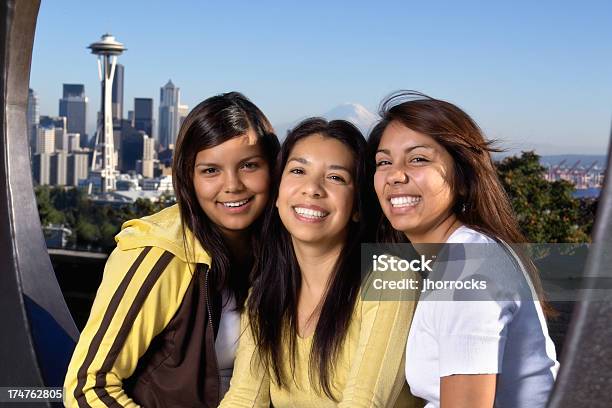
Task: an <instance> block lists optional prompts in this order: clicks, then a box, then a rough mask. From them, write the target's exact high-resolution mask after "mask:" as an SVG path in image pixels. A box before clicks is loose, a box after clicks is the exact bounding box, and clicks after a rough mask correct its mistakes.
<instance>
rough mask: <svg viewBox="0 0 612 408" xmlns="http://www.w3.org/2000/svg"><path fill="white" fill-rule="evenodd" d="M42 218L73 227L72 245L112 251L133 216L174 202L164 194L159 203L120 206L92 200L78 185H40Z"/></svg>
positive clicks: (37, 192) (38, 191)
mask: <svg viewBox="0 0 612 408" xmlns="http://www.w3.org/2000/svg"><path fill="white" fill-rule="evenodd" d="M35 194H36V201H37V204H38V212H39V215H40V221H41V224H42V225H43V226H45V225H49V224H63V225H64V226H66V227H67V228H70V229H71V230H72V235H71V236H70V237H69V238H68V243H69V245H75V246H85V247H94V248H101V249H102V250H104V251H107V252H110V251H111V250H112V249H113V248H114V247H115V235H117V233H118V232H119V230H120V228H121V225H122V224H123V223H124V222H125V221H127V220H130V219H133V218H141V217H144V216H146V215H151V214H153V213H155V212H157V211H159V210H161V209H162V208H165V207H167V206H169V205H172V204H174V201H173V200H172V198H168V197H165V198H164V200H160V202H159V203H153V202H151V201H149V200H143V199H138V200H136V202H135V203H134V204H133V205H124V206H121V207H118V208H115V207H111V206H110V205H99V204H95V203H93V202H92V201H91V200H90V199H89V197H88V196H87V194H86V193H85V192H84V191H82V190H79V189H74V188H73V189H65V188H63V187H48V186H39V187H36V189H35Z"/></svg>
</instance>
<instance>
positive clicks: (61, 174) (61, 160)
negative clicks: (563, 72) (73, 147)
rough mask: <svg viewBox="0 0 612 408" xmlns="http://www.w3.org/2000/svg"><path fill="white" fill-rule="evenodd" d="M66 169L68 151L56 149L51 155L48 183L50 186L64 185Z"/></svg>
mask: <svg viewBox="0 0 612 408" xmlns="http://www.w3.org/2000/svg"><path fill="white" fill-rule="evenodd" d="M67 170H68V153H66V152H65V151H58V152H55V153H53V154H52V155H51V160H50V177H49V184H50V185H52V186H65V185H66V175H67Z"/></svg>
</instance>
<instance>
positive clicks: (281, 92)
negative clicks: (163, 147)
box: [31, 0, 612, 154]
mask: <svg viewBox="0 0 612 408" xmlns="http://www.w3.org/2000/svg"><path fill="white" fill-rule="evenodd" d="M102 4H104V6H102ZM611 18H612V3H610V2H608V1H600V2H588V1H587V2H569V1H568V2H560V1H537V2H533V1H531V2H528V1H515V2H503V3H502V2H491V1H489V2H485V1H481V2H472V1H430V2H415V1H406V0H405V1H388V2H385V3H384V4H383V3H382V2H381V3H378V2H372V1H367V2H361V1H351V2H344V1H338V2H328V1H308V2H298V1H266V0H262V1H258V2H253V1H233V2H219V1H181V0H176V1H152V0H149V1H134V0H130V1H105V2H101V1H100V2H94V1H91V2H90V1H88V2H83V1H68V0H43V1H42V5H41V9H40V13H39V18H38V26H37V32H36V38H35V43H34V52H33V57H32V60H33V61H32V73H31V87H32V88H33V89H34V90H35V91H36V92H37V93H38V95H39V100H40V107H41V108H40V110H41V114H47V115H57V113H58V100H59V98H60V97H61V92H62V89H61V87H62V83H83V84H85V89H86V92H87V95H88V96H89V99H90V106H89V124H88V128H91V127H92V126H93V119H94V118H95V112H96V111H97V110H98V107H99V100H100V96H99V89H100V88H99V85H98V82H97V81H98V78H97V68H96V62H95V57H94V56H93V55H91V54H89V50H87V49H86V46H87V45H89V44H90V43H92V42H94V41H97V40H98V39H99V38H100V36H101V35H102V34H103V33H105V32H110V33H112V34H113V35H115V36H116V37H117V39H118V40H119V41H121V42H123V43H124V44H125V45H126V47H127V48H128V50H127V52H126V53H125V54H124V55H122V56H121V57H120V62H121V63H122V64H124V65H125V105H126V106H125V114H126V115H127V110H128V109H132V106H133V98H134V97H152V98H154V99H155V109H157V106H158V103H159V88H160V87H161V86H162V85H164V84H165V83H166V82H167V81H168V79H169V78H171V79H172V81H173V82H174V83H175V84H176V85H177V86H179V87H180V88H181V99H182V102H183V103H186V104H188V105H189V106H190V107H193V106H194V105H195V104H197V103H198V102H199V101H201V100H202V99H204V98H206V97H208V96H210V95H213V94H217V93H220V92H226V91H230V90H239V91H241V92H243V93H245V94H246V95H247V96H248V97H249V98H251V99H252V100H253V101H254V102H255V103H256V104H258V105H259V106H260V107H261V108H262V110H264V112H265V113H266V114H267V115H268V117H269V118H270V120H271V121H272V123H273V124H282V123H287V122H291V121H293V120H295V119H297V118H300V117H303V116H310V115H320V114H323V113H324V112H327V111H329V110H330V109H332V108H334V107H335V106H337V105H339V104H342V103H345V102H353V103H359V104H362V105H364V106H365V107H366V108H368V109H369V110H370V111H372V112H375V111H376V108H377V106H378V103H379V102H380V100H381V99H382V98H383V97H384V96H385V95H387V94H388V93H390V92H391V91H394V90H397V89H416V90H419V91H422V92H425V93H427V94H430V95H431V96H434V97H438V98H442V99H446V100H449V101H451V102H453V103H456V104H457V105H459V106H461V107H462V108H464V109H465V110H466V111H467V112H468V113H469V114H471V115H472V116H473V117H474V119H475V120H476V121H477V122H478V123H479V124H480V125H481V126H482V127H483V129H484V130H485V132H486V133H487V135H488V136H489V137H491V138H498V139H502V140H503V141H504V146H506V147H509V148H520V147H523V146H536V147H537V149H538V150H539V151H540V152H541V153H544V154H547V153H558V152H567V153H592V154H597V153H600V154H601V153H604V152H605V151H606V150H607V145H608V139H609V135H610V126H611V120H612V24H611V23H610V21H611Z"/></svg>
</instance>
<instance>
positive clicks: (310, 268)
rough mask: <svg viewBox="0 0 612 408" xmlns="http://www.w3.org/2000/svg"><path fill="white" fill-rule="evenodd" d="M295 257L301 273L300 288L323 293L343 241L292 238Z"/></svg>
mask: <svg viewBox="0 0 612 408" xmlns="http://www.w3.org/2000/svg"><path fill="white" fill-rule="evenodd" d="M292 241H293V249H294V251H295V257H296V258H297V262H298V265H299V266H300V271H301V274H302V289H303V290H304V289H306V290H308V291H309V292H312V293H317V294H319V295H320V296H322V295H323V293H324V292H325V290H326V289H327V284H328V282H329V279H330V277H331V274H332V272H333V270H334V266H336V262H337V261H338V258H339V257H340V252H341V251H342V248H343V246H344V242H338V243H336V244H334V245H327V244H325V245H322V244H318V243H315V244H311V243H304V242H300V241H297V240H295V239H292Z"/></svg>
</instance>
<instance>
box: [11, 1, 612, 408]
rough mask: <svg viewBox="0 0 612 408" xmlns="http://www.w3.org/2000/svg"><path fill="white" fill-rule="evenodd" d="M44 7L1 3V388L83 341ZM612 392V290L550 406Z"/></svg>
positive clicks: (40, 370)
mask: <svg viewBox="0 0 612 408" xmlns="http://www.w3.org/2000/svg"><path fill="white" fill-rule="evenodd" d="M39 5H40V0H5V1H3V2H2V4H1V5H0V19H1V20H2V25H1V31H0V45H1V47H2V54H0V59H1V64H2V83H1V84H0V88H1V90H2V92H1V94H0V99H1V102H2V116H1V117H0V122H1V125H2V145H1V146H0V151H1V152H0V153H1V154H0V164H1V165H0V180H1V182H2V188H0V217H1V218H0V219H2V220H3V223H2V227H1V228H0V259H1V260H2V263H1V264H0V268H1V269H0V310H1V311H2V314H3V319H2V326H3V327H2V334H1V335H0V356H1V361H0V386H30V387H32V386H50V385H59V384H58V381H61V377H63V373H64V372H65V369H66V366H67V364H68V361H69V358H70V353H71V351H72V348H73V346H74V342H75V341H76V339H77V337H78V331H77V329H76V327H75V325H74V322H73V321H72V318H71V316H70V313H69V311H68V308H67V307H66V304H65V302H64V299H63V296H62V293H61V291H60V289H59V286H58V284H57V281H56V279H55V274H54V272H53V268H52V266H51V262H50V260H49V256H48V255H47V250H46V246H45V242H44V238H43V235H42V231H41V226H40V222H39V218H38V210H37V208H36V200H35V197H34V193H33V185H32V178H31V166H30V157H29V147H28V138H27V136H26V135H27V129H26V109H27V94H28V84H29V76H30V63H31V58H32V43H33V40H34V30H35V27H36V18H37V15H38V8H39ZM611 139H612V135H611ZM611 158H612V155H610V154H609V155H608V166H607V174H606V183H605V186H604V189H603V191H602V194H601V197H600V203H599V210H598V214H597V220H596V223H595V228H594V238H593V242H595V243H597V244H598V245H593V246H592V250H591V252H590V253H589V258H588V262H587V266H586V270H585V275H588V276H600V277H607V278H612V259H611V255H610V252H611V251H610V250H609V249H608V248H609V247H610V246H612V186H611V185H610V180H611V179H612V162H611ZM606 246H607V247H608V248H606ZM62 370H63V371H62ZM611 390H612V293H611V294H610V295H609V296H608V297H607V298H606V300H604V301H597V302H594V301H589V295H588V294H586V295H585V296H584V297H583V298H582V301H581V302H579V303H578V304H577V305H576V308H575V312H574V315H573V318H572V323H571V327H570V332H569V337H568V340H567V342H566V344H565V346H564V352H563V356H562V358H561V371H560V373H559V376H558V378H557V382H556V384H555V389H554V393H553V395H552V397H551V400H550V403H549V407H550V408H560V407H572V408H579V407H589V408H598V407H602V408H603V407H609V406H611V405H612V398H611V397H610V395H611V392H612V391H611Z"/></svg>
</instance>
